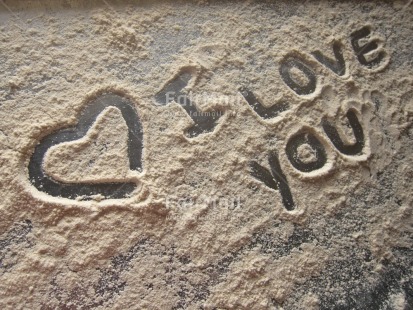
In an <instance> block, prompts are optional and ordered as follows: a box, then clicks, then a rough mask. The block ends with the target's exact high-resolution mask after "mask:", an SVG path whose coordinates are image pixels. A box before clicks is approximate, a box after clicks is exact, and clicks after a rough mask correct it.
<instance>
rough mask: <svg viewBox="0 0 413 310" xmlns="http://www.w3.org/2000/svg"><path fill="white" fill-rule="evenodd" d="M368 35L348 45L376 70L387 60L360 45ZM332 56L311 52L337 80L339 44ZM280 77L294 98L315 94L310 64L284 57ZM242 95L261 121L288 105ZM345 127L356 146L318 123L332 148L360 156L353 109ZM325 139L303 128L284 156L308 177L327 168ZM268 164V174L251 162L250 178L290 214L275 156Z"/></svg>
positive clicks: (371, 46) (369, 45)
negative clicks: (278, 197) (274, 194)
mask: <svg viewBox="0 0 413 310" xmlns="http://www.w3.org/2000/svg"><path fill="white" fill-rule="evenodd" d="M370 34H371V31H370V29H369V27H363V28H361V29H360V30H357V31H355V32H353V33H352V35H351V44H352V47H353V50H354V52H355V55H356V57H357V59H358V61H359V62H360V64H361V65H363V66H365V67H367V68H369V69H372V68H374V67H377V66H378V65H379V64H380V63H381V62H382V61H383V59H384V57H385V56H386V53H385V52H384V51H383V50H380V48H379V44H378V41H377V40H370V41H367V42H365V43H364V44H360V42H362V40H366V38H367V37H368V36H369V35H370ZM333 52H334V56H335V59H331V58H328V57H327V56H325V55H324V54H322V53H321V52H320V51H315V52H312V53H311V54H312V55H313V56H314V57H315V58H316V59H317V61H319V62H320V63H321V64H322V65H324V66H326V67H327V68H328V69H330V70H331V71H333V72H334V73H335V74H337V75H338V76H343V75H344V74H345V71H346V64H345V61H344V57H343V53H342V50H341V45H340V43H339V42H334V44H333ZM293 70H298V71H299V72H300V73H301V74H302V75H304V76H305V77H306V79H305V82H304V83H300V82H301V81H297V79H294V77H293V74H292V72H293ZM280 74H281V77H282V79H283V81H284V82H285V84H286V85H287V86H288V87H290V88H291V89H292V90H293V91H294V92H295V93H296V94H297V95H310V94H312V93H314V92H315V90H316V86H317V85H316V84H317V76H316V74H315V73H314V70H313V69H312V67H311V64H309V63H306V62H305V61H304V60H303V59H301V57H299V56H298V55H289V56H287V57H285V59H284V60H283V61H282V63H281V66H280ZM240 92H241V94H242V95H243V97H244V98H245V100H246V101H247V102H248V104H249V105H250V106H251V108H252V109H253V110H254V112H255V113H256V114H257V115H258V116H259V117H261V118H263V119H269V118H273V117H276V116H277V115H278V114H279V113H280V112H282V111H285V110H286V109H287V108H288V104H286V103H282V104H274V105H273V106H271V107H269V108H267V107H265V106H263V105H262V103H261V102H260V101H259V100H258V99H257V98H256V96H255V95H254V94H253V92H251V91H250V90H248V89H247V88H241V89H240ZM346 117H347V120H348V124H349V125H350V126H351V128H352V131H353V135H354V138H355V139H354V140H355V142H354V143H352V144H346V143H345V142H344V141H343V140H342V139H341V137H340V134H339V133H338V130H337V129H336V127H335V126H334V125H333V123H331V122H330V121H329V120H328V119H327V118H323V119H322V121H321V127H322V128H323V130H324V132H325V134H326V135H327V137H328V139H329V140H330V141H331V142H332V144H333V145H334V147H335V148H336V149H337V150H338V151H339V152H340V153H341V154H344V155H346V156H359V155H362V154H363V148H364V146H365V138H364V132H363V127H362V126H361V123H360V121H359V119H358V117H357V111H356V110H355V109H352V108H350V109H348V111H347V112H346ZM322 141H324V139H322V138H321V137H318V136H317V134H316V131H315V130H313V129H312V128H303V129H302V130H301V131H299V132H298V133H296V134H295V135H293V136H291V137H290V138H289V139H288V141H287V144H286V147H285V152H286V155H287V158H288V160H289V162H290V163H291V165H292V166H293V167H294V168H295V169H297V170H298V171H300V172H301V173H303V174H310V173H313V172H315V171H319V169H322V168H323V167H325V166H326V164H327V152H326V147H325V143H323V142H322ZM268 163H269V166H270V170H268V169H267V168H265V167H264V166H262V165H260V164H259V163H257V162H255V161H251V162H250V168H251V175H252V176H253V177H255V178H256V179H258V180H260V181H261V182H263V183H264V184H265V185H266V186H268V187H269V188H272V189H274V190H279V192H280V194H281V197H282V202H283V205H284V207H285V208H286V209H287V210H289V211H291V210H293V209H295V207H296V205H295V203H294V200H293V196H292V194H291V190H290V186H289V185H288V181H287V178H286V176H285V175H284V173H283V171H282V169H281V165H280V162H279V159H278V154H277V152H275V151H273V152H270V154H269V155H268Z"/></svg>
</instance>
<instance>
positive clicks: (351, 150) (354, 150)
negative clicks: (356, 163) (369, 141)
mask: <svg viewBox="0 0 413 310" xmlns="http://www.w3.org/2000/svg"><path fill="white" fill-rule="evenodd" d="M346 117H347V119H348V122H349V124H350V126H351V128H352V129H353V134H354V137H355V138H356V142H355V143H353V144H350V145H346V144H344V142H343V140H342V139H341V137H340V135H339V133H338V132H337V129H336V128H335V127H334V125H333V124H332V123H330V122H329V121H328V120H327V119H326V118H324V119H323V120H322V123H321V124H322V126H323V129H324V131H325V133H326V134H327V136H328V137H329V139H330V140H331V142H332V143H333V144H334V146H335V147H336V149H337V150H339V151H340V152H341V153H343V154H345V155H358V154H361V152H362V151H363V148H364V133H363V127H362V126H361V124H360V122H359V120H358V118H357V115H356V113H355V112H354V111H353V110H348V111H347V114H346Z"/></svg>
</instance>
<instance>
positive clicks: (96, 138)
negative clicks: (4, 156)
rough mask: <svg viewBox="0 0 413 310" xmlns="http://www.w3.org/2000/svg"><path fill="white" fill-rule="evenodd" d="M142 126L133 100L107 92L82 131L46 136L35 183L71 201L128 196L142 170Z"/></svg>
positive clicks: (36, 159)
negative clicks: (95, 197) (99, 196)
mask: <svg viewBox="0 0 413 310" xmlns="http://www.w3.org/2000/svg"><path fill="white" fill-rule="evenodd" d="M142 140H143V134H142V126H141V123H140V120H139V117H138V115H137V113H136V111H135V109H134V108H133V104H132V102H131V101H130V100H129V99H127V98H124V97H121V96H119V95H115V94H105V95H102V96H100V97H99V98H97V99H95V100H94V101H92V102H91V103H90V104H88V105H87V106H86V108H85V109H84V110H83V111H82V113H81V115H80V117H79V121H78V124H77V125H76V127H74V128H73V127H72V128H64V129H61V130H60V131H58V132H55V133H53V134H50V135H48V136H46V137H44V138H43V139H42V140H41V141H40V143H39V144H38V145H37V146H36V148H35V150H34V152H33V155H32V157H31V159H30V163H29V178H30V181H31V183H32V184H33V185H34V186H35V187H36V188H37V189H38V190H39V191H42V192H45V193H47V194H49V195H51V196H55V197H64V198H70V199H76V198H81V199H85V200H88V199H91V198H93V197H92V196H94V195H102V196H104V197H105V198H112V199H113V198H114V199H119V198H125V197H128V196H129V195H130V194H131V193H132V192H133V191H134V190H135V189H136V186H137V180H136V177H134V175H135V176H136V173H135V174H133V171H135V172H136V171H138V172H139V171H141V169H142V148H143V141H142Z"/></svg>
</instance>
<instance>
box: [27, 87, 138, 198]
mask: <svg viewBox="0 0 413 310" xmlns="http://www.w3.org/2000/svg"><path fill="white" fill-rule="evenodd" d="M107 107H116V108H118V109H119V110H120V111H121V113H122V116H123V118H124V119H125V122H126V124H127V126H128V156H129V165H130V169H131V170H136V171H140V170H141V169H142V149H143V133H142V126H141V122H140V120H139V117H138V114H137V113H136V111H135V109H134V108H133V103H132V102H131V101H130V100H129V99H127V98H125V97H121V96H120V95H116V94H104V95H102V96H100V97H98V98H97V99H95V100H93V101H92V102H91V103H90V104H88V105H87V106H86V107H85V109H84V110H83V112H82V113H81V115H80V117H79V122H78V124H77V125H76V127H70V128H63V129H61V130H59V131H58V132H55V133H52V134H50V135H48V136H46V137H44V138H43V139H42V140H41V141H40V143H39V144H38V145H37V146H36V147H35V150H34V152H33V154H32V156H31V158H30V162H29V179H30V182H31V183H32V184H33V186H35V187H36V188H37V189H38V190H39V191H41V192H45V193H47V194H49V195H51V196H55V197H63V198H69V199H75V198H76V197H82V199H85V200H90V199H92V197H91V196H92V195H98V194H100V195H103V196H105V197H106V198H113V199H120V198H125V197H127V196H128V195H129V194H131V193H132V192H133V191H134V190H135V188H136V184H135V183H134V182H111V183H63V182H57V181H56V180H54V179H53V178H51V177H50V176H48V175H46V174H45V172H44V171H43V160H44V157H45V154H46V152H47V150H48V149H50V148H51V147H52V146H54V145H57V144H60V143H62V142H67V141H74V140H78V139H80V138H82V137H83V136H84V135H85V134H86V132H87V131H88V129H89V128H90V127H91V126H92V124H93V123H94V122H95V120H96V118H97V116H98V115H99V114H100V113H101V112H102V111H103V110H104V109H105V108H107Z"/></svg>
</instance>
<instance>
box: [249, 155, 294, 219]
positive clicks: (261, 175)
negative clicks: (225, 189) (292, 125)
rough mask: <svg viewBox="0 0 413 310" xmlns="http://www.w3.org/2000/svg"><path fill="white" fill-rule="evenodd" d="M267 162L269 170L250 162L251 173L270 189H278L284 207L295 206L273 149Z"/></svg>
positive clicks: (292, 207)
mask: <svg viewBox="0 0 413 310" xmlns="http://www.w3.org/2000/svg"><path fill="white" fill-rule="evenodd" d="M268 163H269V164H270V169H271V172H270V171H269V170H268V169H267V168H265V167H263V166H261V165H260V164H258V163H257V162H255V161H251V162H250V168H251V175H252V176H253V177H254V178H256V179H257V180H259V181H261V182H263V183H264V184H265V185H266V186H268V187H269V188H271V189H274V190H279V191H280V194H281V197H282V201H283V204H284V207H285V208H286V209H287V210H288V211H291V210H293V209H294V208H295V204H294V200H293V196H292V194H291V190H290V187H289V185H288V182H287V178H286V177H285V175H284V173H283V171H282V170H281V166H280V161H279V160H278V155H277V153H276V152H275V151H272V152H270V153H269V155H268Z"/></svg>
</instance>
